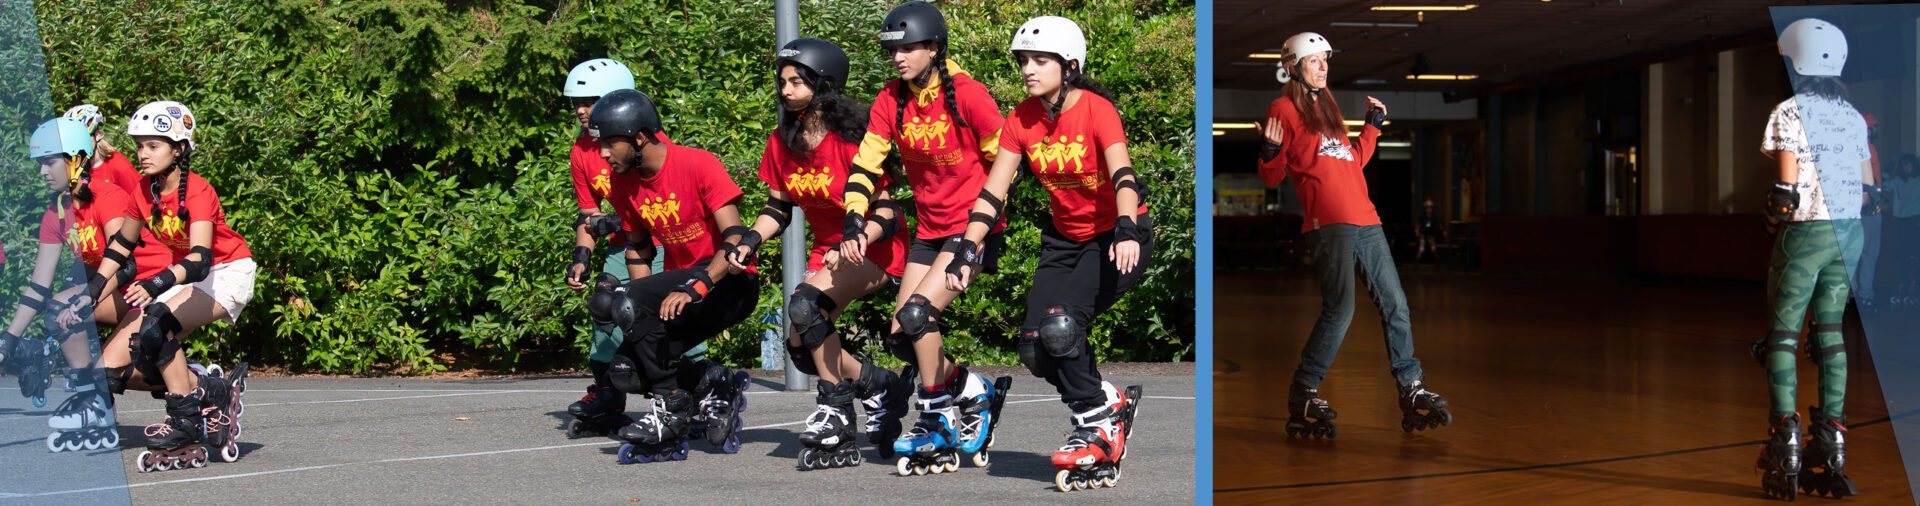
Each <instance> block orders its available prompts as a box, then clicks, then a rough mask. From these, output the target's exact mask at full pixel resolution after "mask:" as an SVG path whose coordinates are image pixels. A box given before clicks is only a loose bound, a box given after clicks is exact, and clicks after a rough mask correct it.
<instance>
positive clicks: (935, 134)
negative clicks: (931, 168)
mask: <svg viewBox="0 0 1920 506" xmlns="http://www.w3.org/2000/svg"><path fill="white" fill-rule="evenodd" d="M953 132H954V130H953V117H952V116H948V115H946V114H941V115H940V117H939V118H937V119H928V118H922V117H919V116H914V117H912V118H907V124H905V125H901V126H900V140H901V141H902V142H901V143H900V148H901V149H900V156H901V157H903V158H906V159H909V160H914V161H919V162H927V163H932V164H935V165H955V164H958V163H960V162H961V160H965V159H966V157H965V156H964V153H961V152H960V150H958V149H953V148H957V147H959V139H954V142H951V143H949V142H947V138H948V137H950V136H951V135H952V134H953ZM949 146H952V147H953V148H950V147H949ZM935 151H946V152H944V153H937V152H935Z"/></svg>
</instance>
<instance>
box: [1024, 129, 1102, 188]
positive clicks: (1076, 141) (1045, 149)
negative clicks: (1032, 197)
mask: <svg viewBox="0 0 1920 506" xmlns="http://www.w3.org/2000/svg"><path fill="white" fill-rule="evenodd" d="M1086 141H1087V136H1085V135H1076V136H1073V139H1072V140H1071V141H1069V140H1068V139H1067V136H1065V135H1061V136H1059V137H1057V138H1047V137H1042V138H1041V139H1040V142H1035V143H1033V144H1032V145H1030V146H1027V161H1028V162H1030V163H1031V164H1032V165H1033V171H1034V173H1035V174H1036V175H1038V176H1040V182H1041V183H1043V184H1045V185H1046V187H1047V189H1049V190H1077V189H1082V188H1099V187H1100V185H1101V184H1102V183H1104V182H1105V181H1106V175H1105V174H1101V173H1100V171H1099V170H1098V168H1097V166H1096V170H1092V171H1089V170H1087V162H1086V157H1087V145H1086ZM1069 166H1071V167H1072V168H1073V170H1072V171H1071V172H1069V171H1068V170H1067V168H1068V167H1069Z"/></svg>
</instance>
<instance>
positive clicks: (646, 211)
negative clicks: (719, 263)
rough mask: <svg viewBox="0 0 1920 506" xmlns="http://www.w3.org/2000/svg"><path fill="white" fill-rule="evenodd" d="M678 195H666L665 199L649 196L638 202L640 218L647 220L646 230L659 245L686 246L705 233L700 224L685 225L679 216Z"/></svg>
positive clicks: (703, 227)
mask: <svg viewBox="0 0 1920 506" xmlns="http://www.w3.org/2000/svg"><path fill="white" fill-rule="evenodd" d="M680 210H681V205H680V194H678V193H668V194H667V198H664V199H663V198H660V197H659V196H649V197H647V198H646V199H644V200H642V201H641V202H640V206H639V211H640V218H641V219H644V220H647V230H648V231H651V232H653V237H654V238H656V239H659V240H660V244H669V245H671V244H686V243H688V242H691V241H693V240H695V239H699V238H700V236H701V235H703V234H705V233H706V228H705V226H704V225H702V224H701V223H700V222H698V221H696V222H693V223H685V220H684V218H682V217H681V214H680Z"/></svg>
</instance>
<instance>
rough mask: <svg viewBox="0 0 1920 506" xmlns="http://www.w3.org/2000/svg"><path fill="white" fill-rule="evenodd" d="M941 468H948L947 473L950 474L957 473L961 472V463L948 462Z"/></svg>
mask: <svg viewBox="0 0 1920 506" xmlns="http://www.w3.org/2000/svg"><path fill="white" fill-rule="evenodd" d="M940 467H943V468H946V470H947V472H949V473H951V472H957V471H959V470H960V462H958V461H955V462H948V463H946V464H942V465H941V466H940Z"/></svg>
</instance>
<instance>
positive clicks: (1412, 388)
mask: <svg viewBox="0 0 1920 506" xmlns="http://www.w3.org/2000/svg"><path fill="white" fill-rule="evenodd" d="M1452 423H1453V414H1452V413H1448V412H1447V399H1446V398H1445V397H1441V396H1440V394H1437V393H1434V392H1432V391H1430V390H1427V385H1426V383H1424V382H1421V381H1420V380H1414V381H1413V383H1408V384H1405V385H1400V430H1403V431H1406V432H1407V433H1408V434H1412V433H1413V431H1416V430H1427V429H1436V428H1439V427H1441V426H1443V425H1450V424H1452Z"/></svg>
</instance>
